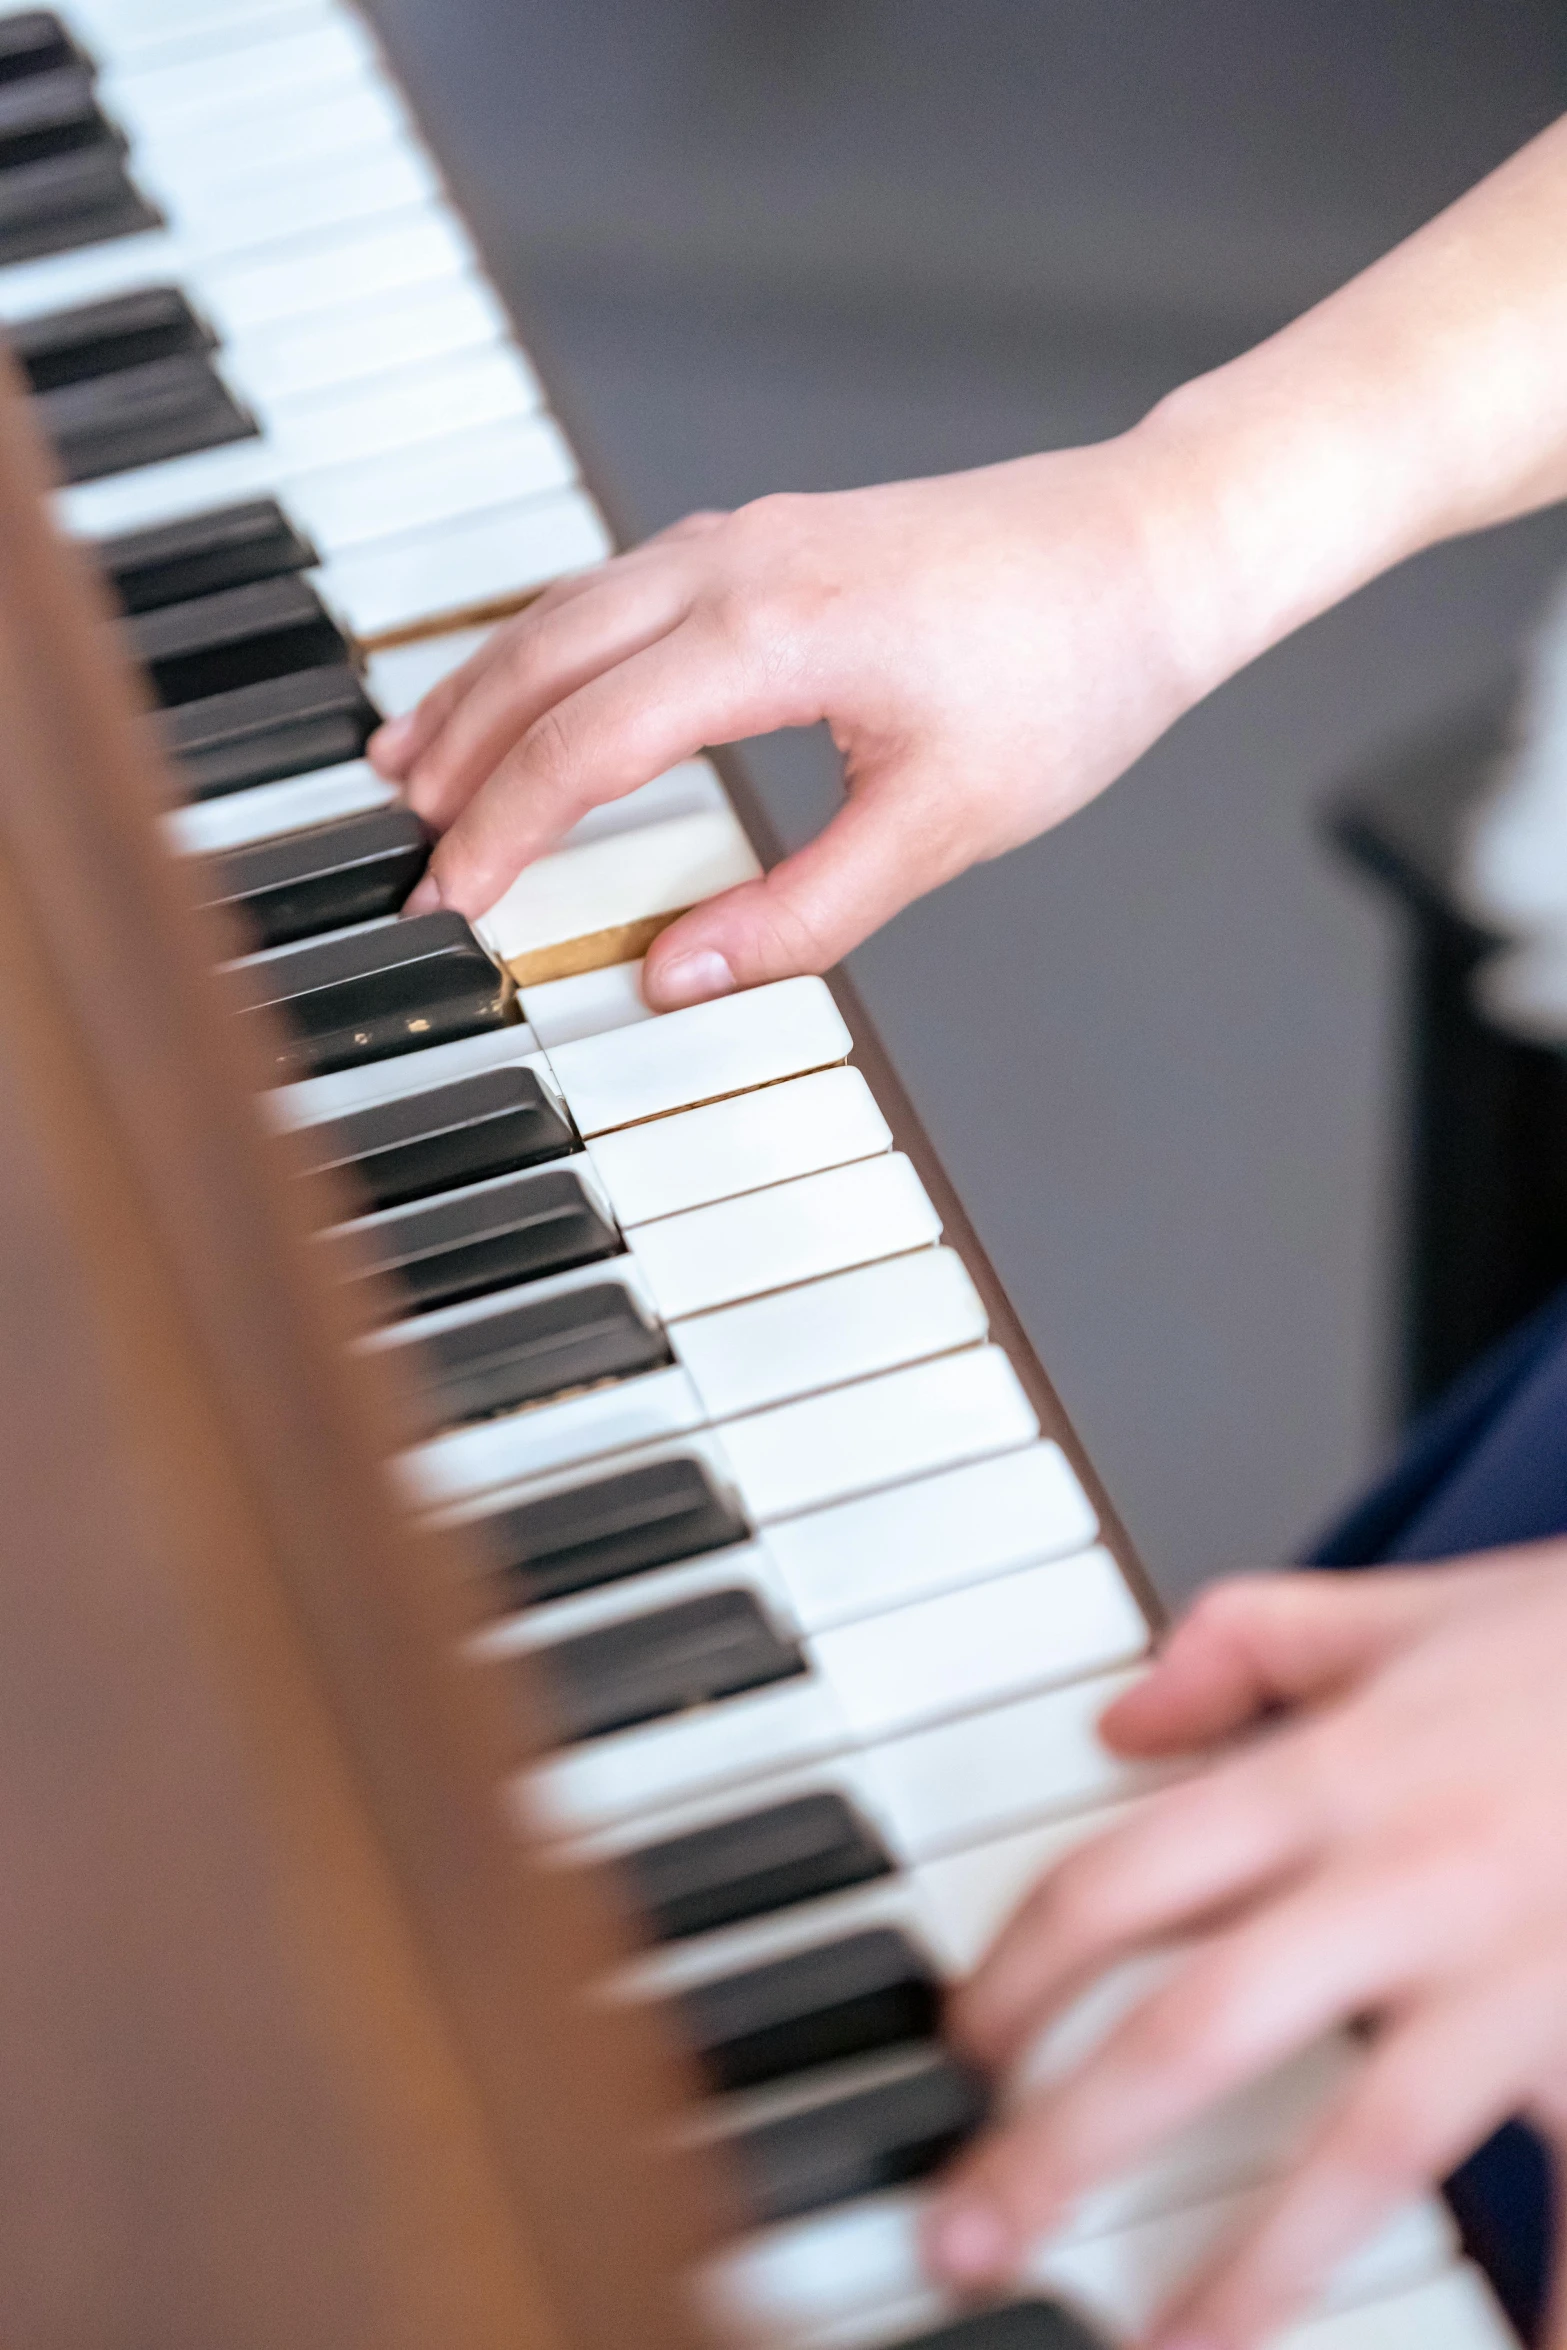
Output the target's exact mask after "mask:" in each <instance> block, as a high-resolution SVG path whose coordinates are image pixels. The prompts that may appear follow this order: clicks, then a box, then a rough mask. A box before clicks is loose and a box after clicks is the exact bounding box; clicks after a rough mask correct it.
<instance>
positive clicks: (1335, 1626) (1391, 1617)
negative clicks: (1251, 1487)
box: [1099, 1570, 1440, 1754]
mask: <svg viewBox="0 0 1567 2350" xmlns="http://www.w3.org/2000/svg"><path fill="white" fill-rule="evenodd" d="M1439 1596H1440V1595H1439V1591H1438V1589H1437V1587H1436V1586H1435V1585H1434V1583H1433V1579H1432V1577H1431V1575H1430V1574H1429V1573H1427V1574H1394V1573H1389V1572H1387V1571H1386V1570H1383V1572H1381V1573H1380V1574H1377V1575H1374V1576H1366V1577H1364V1578H1362V1577H1360V1576H1358V1575H1357V1576H1346V1575H1333V1574H1324V1573H1322V1572H1320V1571H1318V1572H1315V1573H1314V1572H1311V1571H1306V1572H1303V1573H1294V1574H1273V1575H1245V1576H1237V1577H1236V1578H1235V1579H1234V1580H1233V1581H1231V1582H1227V1583H1218V1584H1215V1585H1214V1586H1213V1588H1212V1589H1211V1590H1209V1591H1206V1592H1204V1594H1203V1596H1202V1598H1201V1599H1199V1600H1198V1602H1197V1604H1196V1606H1195V1607H1194V1608H1193V1609H1192V1611H1191V1614H1190V1615H1189V1616H1188V1617H1187V1618H1186V1620H1185V1621H1184V1623H1182V1624H1179V1625H1178V1626H1177V1627H1176V1630H1175V1632H1174V1633H1173V1634H1172V1636H1171V1638H1170V1641H1169V1644H1168V1646H1167V1647H1166V1648H1165V1650H1164V1653H1163V1655H1162V1656H1161V1657H1160V1658H1159V1660H1158V1662H1157V1663H1156V1664H1155V1666H1154V1668H1153V1670H1152V1672H1151V1673H1149V1674H1148V1675H1147V1676H1146V1677H1145V1678H1144V1679H1143V1680H1142V1681H1140V1682H1138V1683H1137V1684H1136V1686H1135V1687H1134V1688H1132V1689H1129V1690H1128V1691H1127V1692H1126V1694H1125V1695H1124V1696H1123V1697H1119V1698H1117V1700H1116V1702H1115V1704H1114V1705H1112V1706H1110V1707H1109V1708H1108V1709H1107V1710H1106V1712H1105V1714H1104V1717H1103V1719H1102V1720H1101V1722H1100V1725H1099V1726H1100V1729H1101V1731H1102V1733H1103V1735H1104V1736H1105V1738H1106V1739H1107V1740H1108V1741H1109V1743H1110V1744H1111V1745H1112V1746H1114V1747H1116V1748H1117V1749H1118V1750H1119V1751H1120V1752H1121V1753H1123V1754H1171V1753H1179V1752H1184V1751H1186V1750H1188V1749H1192V1748H1196V1747H1202V1746H1208V1745H1211V1744H1212V1743H1213V1741H1214V1740H1215V1739H1218V1738H1225V1737H1228V1736H1230V1735H1231V1734H1232V1733H1233V1732H1234V1731H1236V1730H1240V1729H1243V1728H1244V1727H1245V1725H1246V1724H1247V1723H1248V1722H1252V1721H1255V1720H1256V1719H1257V1718H1258V1716H1259V1715H1262V1714H1267V1713H1270V1712H1272V1711H1274V1710H1275V1709H1277V1708H1279V1707H1283V1706H1291V1705H1299V1704H1303V1703H1311V1702H1313V1701H1317V1702H1320V1701H1322V1700H1324V1699H1327V1698H1330V1697H1334V1696H1337V1695H1338V1694H1339V1693H1340V1692H1341V1691H1343V1690H1344V1689H1346V1688H1348V1687H1349V1686H1351V1685H1352V1684H1353V1683H1354V1682H1355V1681H1357V1680H1358V1679H1360V1678H1361V1677H1362V1675H1363V1674H1365V1673H1367V1672H1369V1671H1371V1670H1372V1669H1373V1668H1374V1667H1375V1666H1377V1665H1378V1664H1380V1663H1381V1661H1382V1660H1383V1658H1384V1657H1386V1656H1387V1655H1388V1654H1389V1652H1390V1651H1391V1650H1392V1649H1394V1648H1396V1647H1397V1646H1399V1645H1400V1643H1401V1642H1402V1641H1403V1640H1405V1639H1406V1638H1408V1637H1409V1636H1410V1634H1411V1633H1413V1632H1416V1631H1418V1630H1419V1629H1420V1628H1421V1627H1422V1626H1423V1625H1425V1624H1426V1623H1427V1622H1429V1620H1430V1618H1431V1615H1432V1612H1433V1608H1434V1606H1435V1605H1436V1604H1438V1602H1439Z"/></svg>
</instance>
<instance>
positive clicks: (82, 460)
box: [0, 203, 256, 481]
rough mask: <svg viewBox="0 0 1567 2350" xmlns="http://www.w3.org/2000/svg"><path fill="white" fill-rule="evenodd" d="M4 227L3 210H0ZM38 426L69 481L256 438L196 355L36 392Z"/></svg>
mask: <svg viewBox="0 0 1567 2350" xmlns="http://www.w3.org/2000/svg"><path fill="white" fill-rule="evenodd" d="M0 223H3V203H0ZM34 406H35V409H36V411H37V415H38V421H39V423H40V424H41V425H42V427H43V429H44V431H45V433H46V434H47V435H48V437H49V439H50V440H51V441H52V442H53V444H54V448H55V453H56V455H57V456H58V458H59V460H60V465H61V468H62V470H63V471H64V473H65V475H66V477H67V479H68V480H70V481H98V480H101V479H102V478H103V476H104V475H106V474H110V473H128V472H130V471H131V470H132V469H133V468H134V467H136V466H138V465H159V464H162V463H163V462H164V460H165V459H167V458H171V457H190V456H193V455H194V454H195V453H196V451H197V450H198V449H215V448H219V447H221V446H223V445H224V444H225V443H227V442H230V441H243V440H252V439H254V438H255V433H256V426H255V422H254V420H253V419H252V418H251V417H249V416H247V414H246V413H245V411H244V409H243V408H241V407H240V405H239V403H238V401H237V400H236V399H235V398H234V396H233V394H232V393H231V392H230V390H229V388H228V386H227V385H226V384H225V383H224V382H223V381H222V379H221V378H220V377H219V376H218V375H216V374H215V373H214V371H213V368H212V365H211V363H210V361H209V360H208V359H207V357H206V356H205V354H204V353H202V352H180V353H177V354H176V355H175V356H174V357H173V358H169V359H151V360H148V361H146V362H145V363H144V364H142V365H141V366H138V367H117V368H113V369H111V370H110V371H109V372H108V373H107V374H105V375H101V376H94V377H89V378H87V379H86V380H84V381H82V382H78V383H67V384H61V385H59V386H58V387H57V388H56V389H55V390H53V391H49V392H42V393H40V394H39V395H38V396H37V398H36V400H35V402H34Z"/></svg>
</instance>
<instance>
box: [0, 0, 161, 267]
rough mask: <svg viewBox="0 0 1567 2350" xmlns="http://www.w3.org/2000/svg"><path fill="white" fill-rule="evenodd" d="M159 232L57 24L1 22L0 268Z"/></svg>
mask: <svg viewBox="0 0 1567 2350" xmlns="http://www.w3.org/2000/svg"><path fill="white" fill-rule="evenodd" d="M160 225H161V223H160V215H159V214H158V212H157V211H156V209H155V208H154V207H153V206H152V205H150V204H149V203H148V202H147V201H146V199H145V198H144V197H143V196H142V195H141V194H140V193H139V191H138V190H137V188H136V186H135V184H134V182H133V181H132V180H131V178H130V175H129V173H128V171H127V169H126V153H125V141H124V139H123V137H122V136H121V134H120V133H119V131H118V130H117V129H116V128H115V126H114V125H113V124H112V123H111V122H109V121H108V120H107V118H106V117H105V115H104V114H103V112H102V111H101V109H100V108H99V105H98V101H97V97H96V94H95V92H94V87H93V67H92V61H91V60H90V58H88V57H87V56H86V55H85V54H84V52H83V51H82V49H81V48H80V47H79V46H78V44H77V43H76V41H75V40H74V39H73V38H72V36H71V34H70V33H69V32H68V31H67V29H66V27H65V26H64V25H63V24H62V23H61V21H60V19H59V17H57V16H55V15H54V14H52V13H51V12H50V11H48V10H45V9H27V10H25V11H23V12H21V13H19V14H17V15H14V16H6V17H0V266H6V265H9V264H10V263H12V262H17V261H34V260H37V259H39V258H41V257H42V256H43V255H44V254H46V253H63V252H68V251H70V250H72V249H73V248H75V247H77V246H82V245H96V244H101V243H102V242H103V241H104V240H105V239H107V238H109V237H123V236H130V235H133V234H135V233H136V232H137V231H138V230H141V229H149V228H157V227H158V226H160Z"/></svg>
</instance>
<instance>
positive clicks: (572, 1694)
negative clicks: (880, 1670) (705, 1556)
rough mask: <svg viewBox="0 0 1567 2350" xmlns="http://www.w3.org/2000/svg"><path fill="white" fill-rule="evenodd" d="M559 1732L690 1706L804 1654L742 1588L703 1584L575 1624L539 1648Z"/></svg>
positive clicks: (645, 1718)
mask: <svg viewBox="0 0 1567 2350" xmlns="http://www.w3.org/2000/svg"><path fill="white" fill-rule="evenodd" d="M545 1665H546V1670H547V1674H548V1680H549V1691H550V1701H551V1704H552V1706H553V1709H554V1714H555V1719H556V1723H557V1725H558V1726H559V1728H560V1730H561V1732H562V1734H563V1736H564V1737H566V1738H568V1739H578V1738H602V1737H605V1736H607V1734H608V1733H609V1732H610V1731H611V1730H629V1729H631V1728H632V1727H633V1726H634V1725H635V1724H636V1723H638V1722H655V1721H659V1720H661V1719H663V1718H664V1717H665V1716H666V1715H669V1714H678V1713H685V1712H687V1711H689V1709H690V1708H691V1707H693V1706H700V1705H714V1704H716V1703H717V1702H718V1701H719V1699H721V1698H725V1697H739V1696H741V1695H743V1694H744V1692H745V1691H746V1690H749V1689H765V1688H767V1687H769V1686H770V1685H771V1684H772V1683H773V1682H775V1681H788V1680H793V1679H795V1678H796V1677H797V1676H798V1675H800V1674H802V1673H803V1672H804V1671H805V1659H804V1657H803V1656H802V1655H801V1653H800V1651H799V1649H798V1648H797V1647H796V1646H795V1644H794V1642H793V1641H792V1640H785V1639H782V1638H781V1637H780V1635H779V1634H778V1633H777V1632H776V1631H775V1630H774V1629H773V1626H772V1625H771V1624H770V1623H769V1622H768V1620H767V1617H766V1615H765V1614H764V1613H763V1611H762V1609H761V1607H760V1606H759V1605H758V1603H757V1600H756V1596H755V1594H754V1593H753V1592H750V1591H705V1592H703V1593H702V1594H701V1596H700V1597H699V1598H697V1599H686V1600H682V1601H681V1602H680V1604H679V1606H678V1607H666V1608H660V1609H659V1610H658V1611H657V1613H656V1614H654V1615H647V1616H637V1617H635V1618H633V1619H632V1621H630V1622H629V1623H620V1624H609V1625H606V1626H605V1627H604V1629H603V1630H602V1631H598V1632H579V1633H578V1635H577V1636H576V1638H575V1639H574V1640H562V1641H559V1642H557V1644H556V1645H555V1646H554V1647H552V1648H550V1649H548V1650H547V1651H546V1652H545Z"/></svg>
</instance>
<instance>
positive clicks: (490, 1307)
mask: <svg viewBox="0 0 1567 2350" xmlns="http://www.w3.org/2000/svg"><path fill="white" fill-rule="evenodd" d="M499 1180H501V1181H503V1182H504V1181H506V1180H508V1178H506V1177H501V1178H499ZM476 1188H477V1187H476ZM407 1212H408V1211H407V1210H406V1209H405V1208H389V1209H387V1210H385V1211H383V1213H382V1214H377V1215H373V1216H371V1217H369V1218H367V1219H366V1221H367V1222H368V1223H370V1224H372V1225H379V1224H380V1223H381V1222H382V1221H383V1217H384V1218H385V1219H391V1218H396V1217H402V1216H405V1215H406V1214H407ZM602 1281H613V1282H616V1283H618V1284H619V1286H620V1287H621V1288H622V1289H624V1290H626V1291H627V1292H628V1293H629V1295H630V1296H631V1297H632V1298H633V1299H634V1300H635V1302H636V1304H637V1305H638V1306H639V1307H640V1308H641V1310H642V1312H643V1313H644V1315H646V1316H647V1318H648V1319H649V1320H650V1321H654V1320H656V1319H657V1317H656V1314H655V1312H654V1308H653V1302H652V1299H651V1297H650V1296H649V1294H648V1287H647V1283H646V1282H645V1281H644V1280H643V1279H642V1276H641V1273H640V1271H639V1269H638V1267H637V1265H636V1264H635V1262H634V1261H633V1259H632V1258H630V1257H627V1256H618V1257H596V1258H594V1259H593V1260H592V1262H591V1263H589V1264H586V1265H573V1266H572V1267H571V1270H570V1271H569V1272H566V1273H550V1274H546V1276H545V1277H544V1278H543V1279H542V1280H540V1281H528V1282H523V1283H519V1284H517V1285H516V1286H515V1287H513V1288H511V1289H499V1290H492V1291H491V1292H490V1293H489V1294H488V1295H487V1296H484V1297H469V1298H464V1299H463V1300H462V1301H461V1303H460V1304H458V1305H452V1306H439V1307H437V1308H436V1309H435V1310H434V1312H432V1313H428V1314H412V1315H410V1316H409V1317H408V1319H407V1320H406V1321H402V1322H393V1323H389V1324H388V1325H387V1326H386V1327H385V1328H384V1329H380V1330H372V1331H368V1332H367V1333H366V1334H365V1335H364V1336H363V1337H361V1338H357V1339H356V1340H355V1341H354V1344H355V1346H356V1347H358V1348H359V1349H360V1350H361V1351H362V1352H364V1353H366V1354H369V1353H377V1354H379V1353H391V1354H401V1353H404V1352H406V1351H407V1349H409V1348H412V1349H413V1350H414V1352H415V1353H416V1354H417V1352H418V1350H419V1348H420V1347H421V1346H422V1345H423V1344H424V1343H425V1341H426V1340H427V1339H430V1338H434V1337H435V1336H436V1335H437V1333H438V1332H440V1331H443V1330H464V1329H468V1328H470V1327H471V1326H472V1325H474V1324H476V1323H483V1322H488V1321H492V1320H493V1319H494V1317H495V1316H496V1315H497V1314H506V1313H509V1312H510V1311H511V1310H512V1308H513V1307H514V1306H518V1305H523V1304H542V1303H543V1301H544V1300H545V1299H546V1298H552V1297H569V1296H570V1295H571V1293H572V1292H573V1291H574V1290H578V1289H591V1288H594V1287H596V1286H597V1284H598V1283H600V1282H602ZM539 1408H540V1407H539V1406H536V1405H535V1406H531V1407H530V1406H524V1409H525V1410H527V1409H534V1410H537V1409H539Z"/></svg>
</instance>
